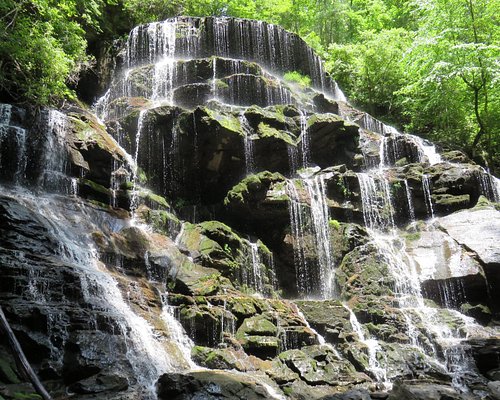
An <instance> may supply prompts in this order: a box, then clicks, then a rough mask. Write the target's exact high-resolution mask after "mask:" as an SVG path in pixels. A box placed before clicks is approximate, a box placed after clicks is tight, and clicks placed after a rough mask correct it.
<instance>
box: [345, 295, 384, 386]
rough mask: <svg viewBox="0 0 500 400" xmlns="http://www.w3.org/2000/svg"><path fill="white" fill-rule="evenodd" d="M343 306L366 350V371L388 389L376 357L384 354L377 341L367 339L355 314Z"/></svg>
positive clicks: (382, 369) (382, 367)
mask: <svg viewBox="0 0 500 400" xmlns="http://www.w3.org/2000/svg"><path fill="white" fill-rule="evenodd" d="M343 306H344V308H345V309H346V310H347V311H348V312H349V322H350V323H351V326H352V329H353V330H354V333H356V335H357V336H358V338H359V341H360V342H361V343H363V344H364V345H365V346H366V348H367V349H368V370H369V371H370V372H371V373H372V375H373V377H374V378H375V380H376V381H377V382H380V383H383V384H384V387H385V389H390V388H391V387H392V384H391V383H390V382H389V380H388V379H387V368H386V367H384V366H382V365H381V364H380V361H379V360H378V357H377V355H378V354H381V355H382V356H383V354H384V353H383V350H382V348H381V346H380V343H379V342H378V340H377V339H374V338H371V337H368V338H367V337H366V336H365V333H364V331H363V327H362V326H361V324H360V323H359V321H358V319H357V318H356V314H354V312H353V311H352V310H351V309H350V308H349V307H348V306H347V305H346V304H343ZM386 364H387V362H386Z"/></svg>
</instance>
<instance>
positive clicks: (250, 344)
mask: <svg viewBox="0 0 500 400" xmlns="http://www.w3.org/2000/svg"><path fill="white" fill-rule="evenodd" d="M238 341H239V342H240V344H241V346H242V347H243V349H244V350H245V352H246V353H248V354H251V355H254V356H256V357H259V358H262V359H271V358H274V357H275V356H276V355H277V354H278V351H279V348H280V340H279V339H278V338H277V337H275V336H259V335H250V336H245V337H244V338H242V339H238Z"/></svg>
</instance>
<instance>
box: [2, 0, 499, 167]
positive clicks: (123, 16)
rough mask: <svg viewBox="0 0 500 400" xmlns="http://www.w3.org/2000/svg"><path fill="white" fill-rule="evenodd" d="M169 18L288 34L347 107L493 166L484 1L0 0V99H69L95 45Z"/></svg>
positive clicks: (491, 32) (491, 61)
mask: <svg viewBox="0 0 500 400" xmlns="http://www.w3.org/2000/svg"><path fill="white" fill-rule="evenodd" d="M176 15H192V16H204V15H214V16H233V17H242V18H252V19H261V20H264V21H267V22H271V23H275V24H279V25H281V26H283V27H284V28H285V29H287V30H290V31H293V32H296V33H298V34H299V35H301V36H302V37H303V38H304V39H305V40H306V41H307V42H308V43H309V45H311V46H312V47H313V48H314V49H315V50H316V51H317V52H318V53H319V54H320V55H321V56H322V57H323V59H324V60H325V61H326V66H327V70H328V71H329V73H330V74H331V75H332V77H333V78H334V79H336V80H337V81H338V83H339V85H340V87H341V88H342V89H343V90H344V92H345V93H346V95H347V97H348V98H349V100H350V101H351V102H352V103H353V104H355V105H357V106H358V107H360V108H362V109H364V110H366V111H368V112H370V113H372V114H373V115H375V116H376V117H378V118H380V119H382V120H384V121H385V122H388V123H391V124H394V125H396V126H397V127H398V128H401V129H403V130H405V131H409V132H410V131H411V132H413V133H416V134H419V135H421V136H424V137H428V138H430V139H433V140H436V141H438V142H440V143H442V144H444V145H447V146H449V147H452V148H453V147H461V148H465V149H466V150H467V151H468V152H469V154H471V155H473V156H476V157H482V159H483V160H484V161H486V162H488V163H489V164H490V166H491V167H493V168H494V169H496V170H498V168H499V162H500V160H499V157H498V154H500V84H499V83H500V28H499V18H500V2H497V1H491V0H301V1H297V0H265V1H264V0H228V1H221V0H186V1H180V0H149V1H147V2H144V1H143V0H90V1H88V0H58V1H53V0H0V16H1V17H0V36H1V37H0V54H1V55H0V93H1V99H2V100H10V101H16V102H30V103H35V104H39V105H44V104H56V103H57V102H58V101H60V100H61V99H64V98H75V96H76V95H75V91H74V88H75V85H76V82H77V81H78V78H79V76H80V74H81V72H82V71H85V70H86V69H89V68H93V57H94V55H92V54H91V53H92V52H91V51H90V50H92V43H93V42H99V41H104V42H106V41H108V42H111V41H112V40H114V39H116V38H119V37H121V36H123V35H124V34H126V33H127V31H128V30H129V29H130V28H131V27H133V26H134V25H136V24H138V23H144V22H150V21H156V20H162V19H166V18H168V17H172V16H176Z"/></svg>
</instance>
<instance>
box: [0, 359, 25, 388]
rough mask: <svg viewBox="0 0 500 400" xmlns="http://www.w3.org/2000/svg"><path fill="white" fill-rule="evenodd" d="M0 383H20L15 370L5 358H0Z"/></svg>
mask: <svg viewBox="0 0 500 400" xmlns="http://www.w3.org/2000/svg"><path fill="white" fill-rule="evenodd" d="M0 382H3V383H14V384H17V383H21V381H20V379H19V377H18V376H17V373H16V371H15V369H14V368H13V367H12V365H11V364H10V362H9V361H8V360H6V359H5V358H0Z"/></svg>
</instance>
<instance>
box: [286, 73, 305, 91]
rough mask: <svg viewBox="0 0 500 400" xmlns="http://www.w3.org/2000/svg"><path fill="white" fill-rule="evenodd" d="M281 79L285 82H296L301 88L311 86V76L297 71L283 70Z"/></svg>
mask: <svg viewBox="0 0 500 400" xmlns="http://www.w3.org/2000/svg"><path fill="white" fill-rule="evenodd" d="M283 79H284V80H285V81H287V82H291V83H296V84H298V85H299V86H301V87H302V88H307V87H310V86H311V78H310V77H309V76H307V75H302V74H301V73H300V72H298V71H289V72H285V74H284V75H283Z"/></svg>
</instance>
